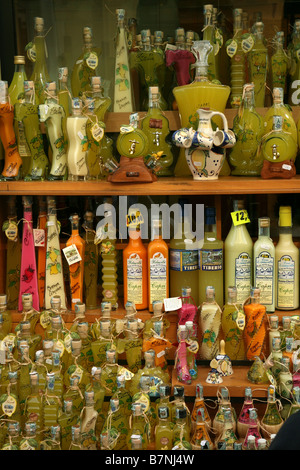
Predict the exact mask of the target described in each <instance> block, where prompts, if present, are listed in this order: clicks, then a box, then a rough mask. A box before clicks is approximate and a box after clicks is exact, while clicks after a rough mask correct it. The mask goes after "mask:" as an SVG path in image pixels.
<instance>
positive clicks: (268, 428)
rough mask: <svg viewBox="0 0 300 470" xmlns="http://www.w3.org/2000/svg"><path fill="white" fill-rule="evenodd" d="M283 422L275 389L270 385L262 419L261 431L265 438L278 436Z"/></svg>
mask: <svg viewBox="0 0 300 470" xmlns="http://www.w3.org/2000/svg"><path fill="white" fill-rule="evenodd" d="M283 422H284V421H283V419H282V417H281V415H280V411H279V408H278V403H277V400H276V397H275V387H274V386H273V385H270V386H269V387H268V399H267V406H266V409H265V413H264V415H263V417H262V419H261V431H262V435H263V437H264V438H265V439H268V437H269V436H270V435H271V434H277V433H278V431H279V429H280V428H281V426H282V425H283Z"/></svg>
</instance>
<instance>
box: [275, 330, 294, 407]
mask: <svg viewBox="0 0 300 470" xmlns="http://www.w3.org/2000/svg"><path fill="white" fill-rule="evenodd" d="M287 339H288V338H287ZM278 384H279V394H280V397H282V398H283V399H284V398H286V399H288V400H290V399H291V397H292V389H293V375H292V373H291V372H290V358H289V357H288V356H283V357H282V359H281V371H280V373H279V377H278Z"/></svg>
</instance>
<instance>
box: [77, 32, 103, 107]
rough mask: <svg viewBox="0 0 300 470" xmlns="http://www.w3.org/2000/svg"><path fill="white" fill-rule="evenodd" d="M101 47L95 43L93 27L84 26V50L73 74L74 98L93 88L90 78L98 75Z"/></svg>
mask: <svg viewBox="0 0 300 470" xmlns="http://www.w3.org/2000/svg"><path fill="white" fill-rule="evenodd" d="M100 54H101V49H99V48H95V47H94V45H93V31H92V28H90V27H88V26H85V27H84V28H83V51H82V53H81V54H80V56H79V57H78V59H77V60H76V62H75V64H74V67H73V70H72V74H71V90H72V96H73V97H74V98H81V97H82V95H83V94H84V93H85V92H88V91H90V90H91V84H90V78H91V77H93V76H94V75H96V69H97V67H98V62H99V56H100Z"/></svg>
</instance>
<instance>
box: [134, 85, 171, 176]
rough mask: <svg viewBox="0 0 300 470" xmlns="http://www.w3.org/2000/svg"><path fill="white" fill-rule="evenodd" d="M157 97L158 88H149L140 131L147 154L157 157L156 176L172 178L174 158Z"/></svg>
mask: <svg viewBox="0 0 300 470" xmlns="http://www.w3.org/2000/svg"><path fill="white" fill-rule="evenodd" d="M159 97H160V92H159V88H158V87H157V86H150V87H149V102H148V110H147V113H146V115H145V117H143V120H142V122H141V129H142V130H143V132H144V133H145V134H146V136H147V137H148V140H149V147H148V149H147V153H148V154H149V155H151V156H152V155H153V154H155V155H158V156H159V161H158V166H159V169H158V170H157V171H155V173H156V174H157V175H158V176H172V175H173V169H172V164H173V158H174V157H173V153H172V145H171V143H169V142H168V141H167V140H166V139H167V137H168V135H169V133H170V128H169V121H168V119H167V118H166V116H165V115H164V113H163V112H162V110H161V108H160V103H159Z"/></svg>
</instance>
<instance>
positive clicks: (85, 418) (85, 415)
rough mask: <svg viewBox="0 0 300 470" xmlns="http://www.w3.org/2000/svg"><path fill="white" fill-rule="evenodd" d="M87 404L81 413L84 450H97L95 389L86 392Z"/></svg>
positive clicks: (81, 433)
mask: <svg viewBox="0 0 300 470" xmlns="http://www.w3.org/2000/svg"><path fill="white" fill-rule="evenodd" d="M84 399H85V406H84V408H83V410H82V412H81V415H80V435H81V445H82V450H97V440H98V438H97V436H96V432H95V429H96V421H97V417H98V413H97V411H96V410H95V399H94V392H93V390H89V391H87V390H86V391H85V392H84Z"/></svg>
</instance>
